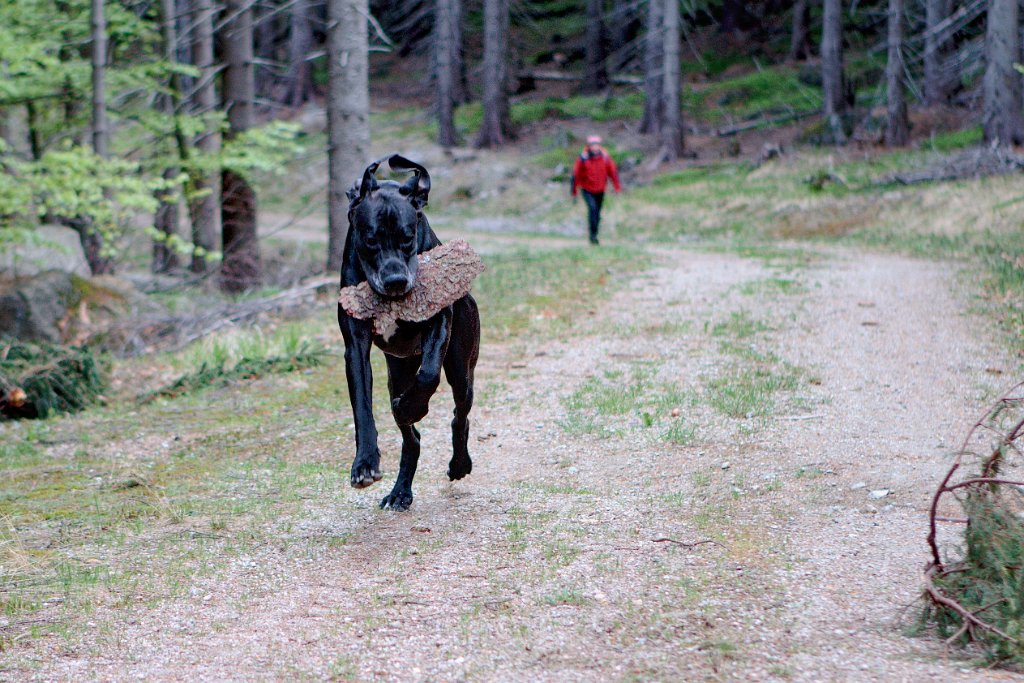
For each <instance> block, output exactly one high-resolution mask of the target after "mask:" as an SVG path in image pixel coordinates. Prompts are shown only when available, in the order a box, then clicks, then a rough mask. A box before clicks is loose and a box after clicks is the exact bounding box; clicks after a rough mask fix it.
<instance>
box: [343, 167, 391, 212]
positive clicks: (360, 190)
mask: <svg viewBox="0 0 1024 683" xmlns="http://www.w3.org/2000/svg"><path fill="white" fill-rule="evenodd" d="M387 160H388V158H387V157H384V158H383V159H377V161H375V162H373V163H372V164H370V165H369V166H367V167H366V170H365V171H363V178H362V180H359V181H356V183H355V184H354V185H353V186H352V187H351V188H350V189H349V191H348V192H346V193H345V195H346V196H347V197H348V203H349V208H352V207H354V206H355V205H356V204H358V203H359V202H361V201H363V200H364V199H366V195H368V194H370V193H371V192H373V191H374V190H376V189H377V188H378V187H380V184H379V183H378V182H377V177H376V176H375V175H374V173H376V172H377V169H378V168H379V167H380V165H381V164H383V163H384V162H385V161H387Z"/></svg>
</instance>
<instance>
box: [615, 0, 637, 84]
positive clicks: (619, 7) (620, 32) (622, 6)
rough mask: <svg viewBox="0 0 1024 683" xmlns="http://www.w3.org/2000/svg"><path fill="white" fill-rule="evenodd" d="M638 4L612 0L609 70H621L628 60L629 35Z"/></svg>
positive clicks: (616, 71) (629, 0) (628, 0)
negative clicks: (611, 56)
mask: <svg viewBox="0 0 1024 683" xmlns="http://www.w3.org/2000/svg"><path fill="white" fill-rule="evenodd" d="M638 4H639V3H636V2H632V1H631V0H612V14H611V17H610V23H611V29H610V33H611V35H610V36H609V37H610V39H611V51H612V54H613V55H614V57H613V61H612V65H611V70H612V71H613V72H615V73H618V72H619V71H622V69H624V68H625V67H626V65H627V64H628V63H629V61H630V59H629V58H630V53H631V51H630V49H629V43H630V35H631V33H632V31H633V29H634V22H635V20H636V7H637V5H638Z"/></svg>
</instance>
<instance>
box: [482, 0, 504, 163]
mask: <svg viewBox="0 0 1024 683" xmlns="http://www.w3.org/2000/svg"><path fill="white" fill-rule="evenodd" d="M508 23H509V9H508V0H484V63H483V74H482V78H483V83H484V93H483V108H484V118H483V122H482V123H481V125H480V132H479V134H478V135H477V138H476V142H475V144H476V146H477V147H500V146H501V145H503V144H505V141H506V140H507V139H508V138H509V137H511V125H510V123H509V104H508V84H507V82H506V79H507V76H508V65H507V61H508Z"/></svg>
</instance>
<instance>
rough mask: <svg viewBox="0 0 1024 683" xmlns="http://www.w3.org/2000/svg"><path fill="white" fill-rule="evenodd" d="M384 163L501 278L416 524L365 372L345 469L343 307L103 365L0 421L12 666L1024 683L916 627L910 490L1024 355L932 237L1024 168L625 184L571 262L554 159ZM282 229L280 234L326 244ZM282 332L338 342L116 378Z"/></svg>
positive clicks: (299, 175) (1007, 231) (98, 675)
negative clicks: (917, 184) (76, 385)
mask: <svg viewBox="0 0 1024 683" xmlns="http://www.w3.org/2000/svg"><path fill="white" fill-rule="evenodd" d="M606 132H607V131H606ZM762 141H763V136H762V138H751V139H749V140H747V139H745V141H744V149H750V150H751V152H752V154H753V153H756V150H758V149H759V148H760V144H761V143H762ZM417 144H418V143H417ZM401 149H402V150H403V151H404V152H405V153H407V154H408V155H409V156H411V157H412V158H416V159H417V160H421V161H424V162H425V163H426V164H427V166H428V167H429V168H431V170H432V171H435V172H434V184H435V187H436V188H437V190H436V192H435V194H434V195H432V197H431V200H432V208H431V209H429V210H428V215H430V216H431V217H432V220H433V222H434V224H435V227H436V228H437V230H438V232H439V233H440V235H441V237H442V238H443V239H448V238H451V237H455V236H461V237H465V238H467V239H468V240H469V242H470V243H471V244H473V246H474V247H476V248H477V249H478V251H480V252H481V253H482V254H484V255H485V260H487V262H488V266H489V271H488V272H487V273H485V274H484V275H483V276H481V278H480V280H478V283H477V286H476V289H475V292H476V296H477V297H478V299H479V301H480V303H481V311H482V316H483V327H484V331H483V334H484V341H483V346H482V353H481V358H480V363H479V366H478V368H477V392H476V405H475V407H474V410H473V413H472V414H471V425H472V426H471V437H470V439H471V441H470V451H471V454H472V456H473V459H474V468H473V473H472V474H471V475H470V476H469V477H468V478H466V479H465V480H462V481H459V482H456V483H449V482H448V481H447V479H446V477H445V470H446V464H447V461H448V458H449V457H450V436H449V427H448V423H449V415H450V405H451V395H450V391H449V390H448V387H447V385H446V384H444V383H442V387H441V389H440V391H439V392H438V394H437V395H436V396H435V397H434V398H433V400H432V402H431V413H430V414H429V415H428V416H427V418H426V419H425V420H424V422H423V423H422V425H421V432H422V435H423V440H422V441H423V454H422V457H421V460H420V466H419V470H418V474H417V478H416V483H415V487H414V489H415V494H416V499H415V502H414V503H413V505H412V508H411V509H410V510H409V511H407V512H401V513H398V512H391V511H381V510H379V509H378V508H377V503H378V502H379V500H380V499H381V498H382V497H383V496H384V495H385V494H386V493H387V491H388V490H389V488H390V486H391V483H392V481H393V478H394V475H395V471H396V469H397V460H398V453H399V439H398V432H397V429H394V428H393V427H391V426H390V419H389V415H388V413H387V401H386V397H385V393H386V392H385V382H384V374H383V363H382V362H381V360H380V358H379V354H375V358H376V360H375V361H374V363H375V365H374V367H375V373H376V378H377V381H376V386H375V402H376V415H377V419H378V425H379V426H380V429H381V437H380V445H381V451H382V455H383V469H384V472H385V478H384V480H383V481H382V482H380V483H379V484H378V485H376V486H374V487H372V488H370V489H365V490H358V491H357V490H353V489H351V488H350V487H349V486H348V467H349V465H350V463H351V458H352V456H353V454H354V445H353V439H352V420H351V413H350V409H349V404H348V398H347V392H346V387H345V379H344V366H343V360H342V358H341V350H342V343H341V339H340V334H339V333H338V332H337V326H336V322H335V321H334V310H333V302H332V301H328V300H325V301H324V305H323V306H322V308H321V310H320V311H319V312H318V313H316V314H314V315H313V316H312V317H309V318H307V319H303V320H300V321H293V322H281V321H273V322H271V323H270V324H267V325H264V326H263V327H262V328H260V329H258V330H255V331H249V332H245V331H243V332H239V333H237V335H243V336H242V337H239V338H234V337H231V336H230V335H224V336H221V337H218V338H216V339H212V340H208V341H207V342H205V343H203V344H199V345H196V347H195V348H193V349H189V350H186V352H184V353H181V354H171V355H168V354H161V355H155V356H151V357H149V358H145V359H138V360H134V361H124V362H121V363H119V364H118V365H117V366H116V367H115V370H114V385H113V387H112V388H111V397H112V399H111V402H110V404H109V405H108V406H106V407H101V408H96V409H93V410H90V411H87V412H85V413H82V414H80V415H77V416H71V417H64V418H58V419H52V420H48V421H46V422H39V423H16V424H15V423H9V424H5V425H0V449H2V452H3V455H4V464H5V467H6V470H5V475H4V479H3V480H2V482H3V483H2V490H0V501H3V503H4V506H3V507H2V508H0V570H2V572H3V576H4V577H5V582H4V584H3V585H0V589H2V590H3V594H2V595H3V598H4V602H3V606H4V610H3V612H2V613H0V679H10V680H25V679H34V680H69V679H99V680H125V679H136V678H142V679H155V680H223V679H246V680H250V679H294V678H299V679H302V678H307V679H316V680H322V679H335V680H353V681H362V680H402V681H442V680H488V681H489V680H501V681H506V680H512V681H540V680H550V681H563V680H571V681H576V680H580V681H604V680H623V681H632V680H635V681H653V680H662V681H679V680H688V681H689V680H797V681H819V680H908V681H909V680H914V681H916V680H926V679H935V680H943V681H956V680H963V681H974V680H978V679H979V677H980V676H982V675H983V676H985V677H987V678H990V679H1011V680H1024V675H1021V674H1016V673H1011V672H1006V671H993V670H984V671H981V670H979V669H977V668H975V666H974V665H973V664H972V663H971V662H970V660H968V659H964V658H963V654H962V653H960V652H956V651H952V652H949V651H947V650H946V649H945V648H944V647H943V645H942V643H941V640H940V639H938V638H936V637H934V636H933V635H932V636H930V637H912V636H911V635H910V632H911V631H912V630H913V627H914V625H915V623H916V621H917V617H918V616H919V614H920V609H921V603H920V602H919V599H918V598H919V594H920V586H921V575H920V574H921V569H922V567H923V565H924V563H925V561H926V560H927V546H926V544H925V535H926V533H927V528H926V524H927V512H928V505H929V503H930V498H931V495H932V493H933V492H934V490H935V486H936V485H937V483H938V481H939V479H940V477H941V475H943V474H944V473H945V471H946V469H947V467H948V465H949V463H950V460H951V458H952V457H953V455H954V453H955V452H956V450H957V447H958V446H959V443H960V440H961V439H962V438H963V436H964V434H965V433H966V431H967V429H968V428H969V427H970V426H971V425H972V424H973V423H974V421H975V419H977V418H978V417H979V416H980V414H981V413H982V412H984V410H985V409H987V407H988V406H989V405H990V403H991V402H992V401H993V400H994V399H995V398H997V397H998V396H999V394H1000V393H1001V391H1002V390H1003V389H1005V388H1007V387H1008V385H1010V384H1013V383H1014V381H1016V379H1018V375H1019V371H1020V367H1021V362H1020V358H1019V357H1017V356H1015V354H1014V352H1013V350H1012V349H1011V348H1008V346H1009V345H1008V344H1007V342H1006V339H1005V336H1004V333H1003V332H1001V331H1000V330H999V329H998V327H997V325H996V324H995V320H994V319H993V316H992V315H991V311H990V310H989V307H987V304H985V303H984V302H982V301H981V300H980V299H979V298H978V296H977V295H978V293H979V291H978V279H979V278H978V275H977V270H972V268H973V267H974V266H973V264H971V263H968V262H966V261H962V260H952V259H950V258H948V257H949V256H950V252H949V251H948V250H947V251H942V250H941V249H939V247H942V245H948V244H953V245H960V244H968V243H969V242H970V239H972V237H971V236H970V235H968V237H966V238H952V237H949V235H950V234H953V232H954V228H955V229H956V230H960V231H961V232H960V233H957V234H962V233H963V232H964V231H969V230H972V229H974V226H976V225H977V224H979V221H981V220H982V218H983V219H984V220H985V221H986V222H985V224H984V225H985V230H986V232H985V237H986V239H988V238H991V239H1003V238H1004V236H1005V238H1006V239H1007V241H1006V242H1005V243H1006V244H1011V243H1012V239H1013V236H1014V235H1015V234H1017V233H1015V232H1013V231H1014V230H1019V221H1018V220H1017V217H1016V215H1015V214H1013V213H1012V211H1013V209H1012V208H1010V209H999V208H998V207H1006V206H1009V207H1012V206H1014V205H1015V204H1013V201H1014V200H1013V198H1014V197H1016V195H1017V193H1018V189H1017V187H1016V186H1015V185H1016V184H1017V180H1016V179H1014V178H1009V179H993V180H989V181H977V182H975V183H974V184H973V185H972V184H969V183H968V184H961V185H958V186H953V185H940V186H929V187H926V188H924V189H920V190H914V191H912V192H911V191H906V190H901V189H896V190H893V189H892V188H887V189H885V190H884V191H881V190H880V191H873V190H872V191H870V192H864V193H860V192H858V191H855V190H852V189H850V188H849V187H847V186H846V185H843V186H842V187H826V188H825V190H824V191H823V192H819V191H815V190H810V189H808V188H807V182H806V177H808V175H810V176H811V177H816V176H815V174H820V173H821V172H823V171H828V172H831V170H832V169H833V168H834V166H835V162H834V160H833V158H832V156H831V155H828V156H827V157H826V156H824V155H817V156H814V155H812V156H806V157H805V156H801V155H795V156H794V157H793V158H792V159H787V160H785V161H783V162H780V163H779V164H778V165H767V166H763V167H758V166H755V165H752V163H751V162H748V161H742V160H741V161H740V162H739V163H736V162H731V161H730V162H727V163H722V164H718V165H714V166H709V167H707V168H704V169H698V170H697V171H696V172H693V171H691V170H688V169H682V170H680V171H678V172H677V173H676V174H674V175H673V176H672V178H671V184H670V183H669V182H662V183H661V184H659V183H658V181H655V182H653V183H651V184H650V185H647V186H645V187H638V188H637V189H635V191H634V189H633V188H631V187H630V188H628V191H627V193H626V195H624V196H623V197H621V198H618V197H617V198H611V199H610V200H609V206H608V209H607V212H606V219H605V225H604V228H603V230H604V232H603V233H602V234H603V238H602V246H601V247H599V248H590V247H588V246H586V245H585V244H583V236H582V235H583V215H582V213H583V207H582V205H577V206H572V205H571V204H570V203H569V202H567V201H566V198H565V186H564V182H562V181H561V180H556V179H554V176H557V175H558V174H559V173H561V172H562V171H560V170H559V169H552V168H550V165H548V166H544V164H543V163H541V162H540V161H537V160H536V158H534V159H533V160H532V161H530V160H524V159H523V158H520V157H517V156H515V155H502V154H496V155H490V154H484V153H481V154H480V155H478V156H474V157H473V158H468V157H467V159H465V160H458V159H456V160H452V159H450V158H446V157H445V156H444V155H442V154H441V153H440V152H439V151H438V150H437V149H436V148H432V147H430V146H429V145H426V144H423V145H422V146H421V148H419V149H416V148H412V149H410V146H409V145H402V146H401ZM380 151H381V153H384V152H386V151H389V150H383V149H382V150H380ZM919 160H920V157H914V158H913V161H915V163H916V162H917V161H919ZM898 163H902V162H899V161H897V162H893V161H891V160H885V159H883V160H881V161H875V160H859V159H854V160H853V161H851V162H850V163H849V164H847V165H846V166H843V167H841V169H840V172H841V174H842V176H843V180H842V182H843V183H848V184H849V185H851V186H852V185H854V184H855V183H857V182H861V181H862V180H863V179H864V178H868V176H869V175H872V174H874V175H877V174H879V173H883V172H886V171H887V170H888V169H889V168H890V167H891V166H893V165H894V164H898ZM634 168H635V169H636V167H634ZM538 169H540V170H538ZM640 172H641V171H640V170H634V171H632V172H631V173H640ZM305 173H308V177H307V176H306V175H304V174H305ZM670 175H671V174H670ZM549 176H551V177H549ZM318 177H322V168H310V169H308V171H305V170H304V171H301V172H296V174H295V177H294V178H292V179H291V182H294V183H295V184H296V186H300V187H313V186H316V183H315V182H313V181H311V180H310V178H313V179H316V178H318ZM629 184H630V183H628V182H627V185H629ZM495 188H497V189H495ZM286 189H287V188H286ZM286 193H287V192H286V190H282V194H286ZM979 197H983V198H984V201H981V200H979V199H978V198H979ZM467 198H472V201H469V200H468V199H467ZM992 207H997V208H995V209H994V208H992ZM272 208H273V207H272ZM295 215H296V214H294V213H291V212H287V211H283V210H282V211H278V212H276V213H275V212H274V211H273V210H272V211H271V212H268V213H267V215H266V225H265V226H264V229H265V230H264V232H265V235H266V236H267V237H269V238H271V239H276V240H280V241H283V242H286V243H288V244H291V245H295V244H300V245H301V244H310V245H314V246H315V250H316V253H318V254H319V253H320V252H321V250H322V242H323V235H324V226H323V222H322V220H317V219H315V218H310V217H309V216H308V215H300V216H299V217H298V218H295ZM925 224H927V225H925ZM892 226H895V227H892ZM857 230H866V231H867V232H866V233H865V234H864V235H863V236H861V237H857V238H856V239H846V238H845V236H846V235H847V233H849V234H853V233H854V232H856V231H857ZM877 244H885V245H886V247H885V250H879V249H877V248H871V247H870V246H869V245H877ZM998 244H1003V242H999V243H998ZM894 245H895V247H894ZM925 247H927V248H929V249H930V248H935V249H938V252H937V253H938V255H939V256H940V258H919V257H914V256H910V255H906V254H907V253H909V252H914V253H922V252H924V251H926V249H925ZM899 252H903V253H899ZM244 335H248V336H244ZM232 339H234V341H232ZM239 339H241V341H239ZM281 339H285V340H286V341H287V340H289V339H290V340H291V341H292V342H294V341H295V340H297V339H302V340H306V339H308V340H312V341H318V342H321V343H323V344H325V345H326V346H328V347H329V348H330V349H331V350H332V351H333V352H334V353H333V354H332V355H331V356H329V358H328V360H327V362H326V363H325V364H324V365H322V366H319V367H313V368H309V369H306V370H302V371H299V372H293V373H289V374H283V375H271V376H265V377H262V378H258V379H254V380H248V381H241V382H234V383H232V384H229V385H228V386H223V387H211V388H207V389H203V390H200V391H196V392H193V393H190V394H188V395H184V396H180V397H177V398H173V399H161V400H158V401H155V402H152V403H148V404H145V405H143V404H140V403H137V402H135V401H134V400H133V398H132V397H133V396H134V395H136V394H138V393H139V390H140V389H142V388H152V387H154V386H159V385H161V384H163V383H166V382H167V381H169V380H170V379H173V378H174V377H175V376H177V375H180V374H181V373H182V371H184V370H188V369H189V368H192V369H194V368H195V367H197V366H199V365H200V364H201V363H202V362H205V361H207V360H209V359H211V358H214V359H215V358H223V357H224V356H225V355H226V354H228V353H229V351H230V348H231V345H232V344H235V347H234V348H236V350H237V348H241V347H245V348H248V349H249V350H250V351H251V350H256V351H261V352H262V351H266V350H267V349H269V348H270V347H271V346H273V345H274V344H275V343H278V342H279V341H280V340H281ZM959 532H960V529H959V528H957V527H955V526H954V525H950V528H945V529H943V533H944V534H947V535H946V537H945V538H944V539H943V540H944V542H946V543H955V542H956V534H957V533H959Z"/></svg>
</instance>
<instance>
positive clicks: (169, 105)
mask: <svg viewBox="0 0 1024 683" xmlns="http://www.w3.org/2000/svg"><path fill="white" fill-rule="evenodd" d="M175 15H176V9H175V0H160V32H161V37H162V39H163V53H164V59H165V60H167V63H168V64H174V63H175V62H176V61H177V56H178V32H177V30H176V23H175V22H176V17H175ZM169 81H170V82H169V83H168V90H169V92H168V93H164V94H161V95H159V96H158V97H157V102H156V105H157V109H159V110H160V112H161V113H163V114H164V115H165V116H170V117H176V116H177V113H178V112H177V111H176V110H177V104H178V97H177V96H176V95H173V94H171V93H175V92H180V91H178V90H177V85H178V84H177V79H175V78H174V77H173V76H172V77H171V78H170V79H169ZM174 129H175V138H176V139H177V138H178V136H179V134H180V128H179V126H178V125H177V123H175V124H174ZM179 153H180V152H179ZM178 173H179V168H178V166H177V165H175V164H169V165H168V166H167V167H166V168H165V169H164V171H163V177H164V179H165V180H173V179H174V178H176V177H177V176H178ZM164 194H165V193H164V191H157V193H156V198H157V201H158V202H159V204H158V205H157V209H156V213H155V214H154V216H153V227H155V228H156V229H157V231H158V232H160V233H161V235H163V236H164V239H160V240H154V241H153V259H152V261H151V263H150V270H152V271H153V272H154V273H166V272H168V271H171V270H174V269H175V268H177V267H178V252H177V251H175V250H174V249H173V247H172V245H171V244H169V242H168V238H170V237H173V236H174V235H176V234H177V232H178V220H179V215H178V199H177V196H175V197H174V201H170V200H169V199H167V198H166V197H164Z"/></svg>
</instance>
